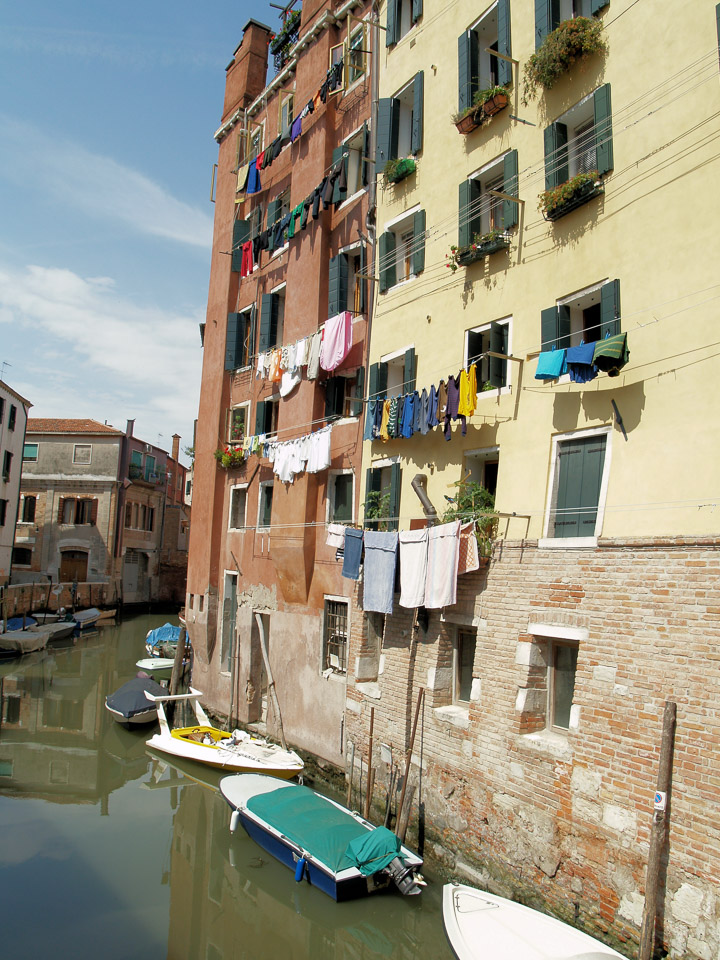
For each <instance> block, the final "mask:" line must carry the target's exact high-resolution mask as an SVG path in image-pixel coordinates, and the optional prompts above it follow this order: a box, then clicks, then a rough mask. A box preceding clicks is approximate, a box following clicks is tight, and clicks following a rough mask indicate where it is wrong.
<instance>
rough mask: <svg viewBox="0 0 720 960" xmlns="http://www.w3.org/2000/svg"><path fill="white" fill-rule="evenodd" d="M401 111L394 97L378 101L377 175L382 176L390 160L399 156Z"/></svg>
mask: <svg viewBox="0 0 720 960" xmlns="http://www.w3.org/2000/svg"><path fill="white" fill-rule="evenodd" d="M399 121H400V110H399V106H398V101H397V100H394V99H393V98H392V97H385V98H383V99H382V100H378V120H377V125H378V131H377V144H376V148H375V173H376V174H381V173H382V172H383V169H384V168H385V164H386V163H387V162H388V160H394V159H395V156H396V154H397V142H398V128H399Z"/></svg>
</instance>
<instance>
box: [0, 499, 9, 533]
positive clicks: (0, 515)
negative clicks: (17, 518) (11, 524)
mask: <svg viewBox="0 0 720 960" xmlns="http://www.w3.org/2000/svg"><path fill="white" fill-rule="evenodd" d="M7 505H8V501H7V500H2V499H0V527H4V526H5V519H6V517H7Z"/></svg>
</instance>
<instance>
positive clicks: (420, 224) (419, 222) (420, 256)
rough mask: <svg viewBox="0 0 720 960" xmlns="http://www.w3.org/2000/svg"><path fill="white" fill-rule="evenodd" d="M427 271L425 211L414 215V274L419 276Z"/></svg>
mask: <svg viewBox="0 0 720 960" xmlns="http://www.w3.org/2000/svg"><path fill="white" fill-rule="evenodd" d="M424 269H425V211H424V210H418V212H417V213H416V214H414V215H413V253H412V272H413V273H414V274H415V275H417V274H418V273H422V272H423V270H424Z"/></svg>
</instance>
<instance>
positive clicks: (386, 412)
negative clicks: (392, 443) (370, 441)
mask: <svg viewBox="0 0 720 960" xmlns="http://www.w3.org/2000/svg"><path fill="white" fill-rule="evenodd" d="M389 422H390V400H383V405H382V416H381V418H380V434H379V436H380V439H381V440H389V439H390V434H389V433H388V423H389Z"/></svg>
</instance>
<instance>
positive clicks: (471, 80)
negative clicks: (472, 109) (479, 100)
mask: <svg viewBox="0 0 720 960" xmlns="http://www.w3.org/2000/svg"><path fill="white" fill-rule="evenodd" d="M477 89H478V45H477V43H476V41H475V35H474V33H473V31H472V30H466V31H465V32H464V33H461V34H460V36H459V37H458V110H459V111H460V112H462V111H463V110H467V108H468V107H469V106H472V99H473V94H474V93H475V91H476V90H477Z"/></svg>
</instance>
